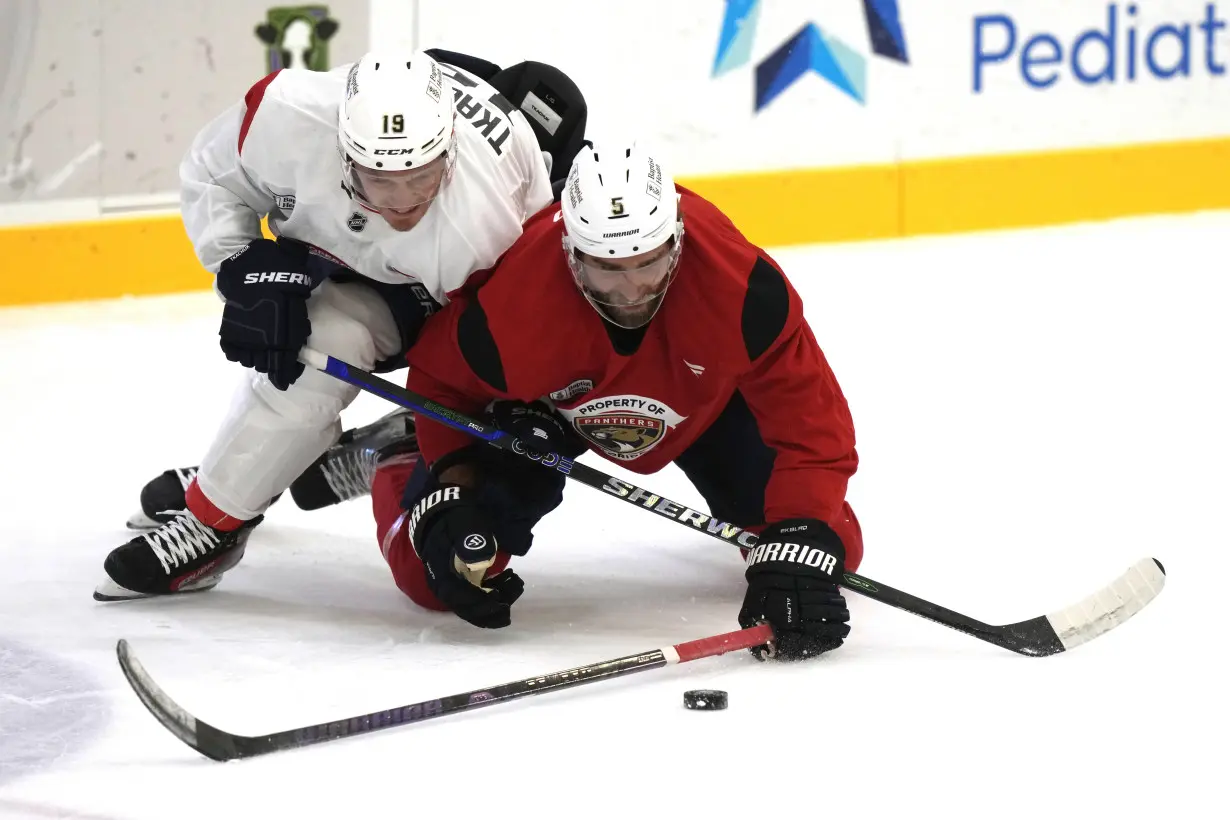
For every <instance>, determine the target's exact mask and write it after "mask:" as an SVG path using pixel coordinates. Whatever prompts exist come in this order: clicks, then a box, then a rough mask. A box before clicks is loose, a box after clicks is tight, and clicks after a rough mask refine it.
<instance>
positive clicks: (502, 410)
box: [491, 401, 568, 458]
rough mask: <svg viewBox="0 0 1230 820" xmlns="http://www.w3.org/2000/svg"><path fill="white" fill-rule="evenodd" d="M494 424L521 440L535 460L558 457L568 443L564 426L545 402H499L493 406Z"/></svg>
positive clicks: (492, 418)
mask: <svg viewBox="0 0 1230 820" xmlns="http://www.w3.org/2000/svg"><path fill="white" fill-rule="evenodd" d="M491 420H492V421H493V422H494V423H495V426H496V427H498V428H500V429H501V430H503V431H504V432H505V433H508V434H509V435H511V436H513V437H514V438H519V439H521V443H522V445H524V447H525V451H526V452H527V453H528V454H529V455H531V456H533V457H535V458H542V457H543V456H545V455H546V454H547V453H558V452H559V451H560V450H561V449H563V447H564V444H565V442H566V441H567V439H568V431H567V430H566V429H565V428H564V423H563V422H562V421H561V420H560V418H559V416H557V415H555V413H554V411H552V410H551V408H550V407H548V406H547V404H546V403H545V402H542V401H535V402H530V403H529V404H526V403H525V402H520V401H497V402H495V403H493V404H492V405H491Z"/></svg>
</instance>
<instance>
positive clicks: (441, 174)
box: [348, 151, 453, 231]
mask: <svg viewBox="0 0 1230 820" xmlns="http://www.w3.org/2000/svg"><path fill="white" fill-rule="evenodd" d="M452 156H453V154H452V152H451V151H450V152H448V153H445V154H443V155H442V156H440V157H437V158H436V159H434V160H432V161H431V162H429V163H427V164H426V165H424V166H423V167H421V168H405V169H402V170H398V171H382V170H378V169H374V168H365V167H363V166H361V165H359V164H357V163H351V165H350V179H349V180H348V184H349V186H350V189H351V190H352V191H353V193H354V196H355V198H356V199H358V200H359V201H360V202H362V203H363V204H364V205H366V206H367V207H369V208H371V209H372V210H374V211H378V212H379V213H380V215H381V216H382V217H384V219H385V221H386V222H388V223H389V225H390V226H391V227H392V228H394V229H395V230H399V231H407V230H410V228H413V227H414V226H415V225H417V224H418V223H419V220H421V219H422V218H423V216H424V215H426V213H427V209H428V208H429V207H430V206H431V203H432V201H433V200H434V199H435V198H436V197H437V196H438V195H439V193H440V191H441V190H442V189H443V188H444V186H445V184H447V182H448V179H449V177H450V176H451V174H452V168H453V163H452Z"/></svg>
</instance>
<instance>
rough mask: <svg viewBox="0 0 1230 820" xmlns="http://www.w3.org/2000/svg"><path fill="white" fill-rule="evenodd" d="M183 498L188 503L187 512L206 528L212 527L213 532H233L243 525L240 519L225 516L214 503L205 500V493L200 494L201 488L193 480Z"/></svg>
mask: <svg viewBox="0 0 1230 820" xmlns="http://www.w3.org/2000/svg"><path fill="white" fill-rule="evenodd" d="M184 498H185V499H186V500H187V502H188V511H189V512H190V513H192V514H193V515H195V516H196V518H197V520H198V521H200V522H201V523H202V524H205V525H206V526H210V527H213V528H214V529H215V530H221V531H222V532H233V531H235V530H237V529H239V528H240V527H242V526H243V525H244V521H243V519H242V518H236V517H235V516H233V515H227V514H226V513H224V512H222V510H220V509H218V508H217V507H215V506H214V502H212V501H210V500H209V499H208V498H206V497H205V493H203V492H201V488H200V487H198V486H197V483H196V479H195V478H194V479H192V483H191V484H189V485H188V489H187V491H186V492H185V493H184Z"/></svg>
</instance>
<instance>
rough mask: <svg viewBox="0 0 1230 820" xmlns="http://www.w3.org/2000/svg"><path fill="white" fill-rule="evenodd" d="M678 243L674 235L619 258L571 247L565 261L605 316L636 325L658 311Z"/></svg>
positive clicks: (621, 323)
mask: <svg viewBox="0 0 1230 820" xmlns="http://www.w3.org/2000/svg"><path fill="white" fill-rule="evenodd" d="M681 247H682V246H681V243H680V242H679V241H678V240H677V239H671V240H670V241H668V242H667V243H666V244H664V245H661V246H659V247H657V248H654V249H653V250H651V251H646V252H645V253H641V254H637V255H636V256H628V257H624V258H622V259H602V258H601V257H597V256H591V255H590V254H587V253H582V252H581V251H573V252H572V254H570V255H569V259H568V264H569V267H570V268H571V269H572V275H573V276H574V277H575V278H576V280H577V284H578V285H579V286H580V288H581V292H582V293H584V294H585V297H586V298H587V299H589V301H590V302H591V303H592V304H593V305H594V306H595V307H596V308H598V310H599V311H600V312H601V313H602V314H603V315H604V316H605V317H606V318H607V319H609V320H610V321H611V322H613V323H614V324H616V325H619V326H620V327H624V328H629V329H631V328H638V327H641V326H642V325H645V324H646V323H648V322H649V320H650V319H652V318H653V315H654V314H655V313H657V311H658V307H659V306H660V305H661V303H662V298H663V296H665V295H666V288H667V286H669V285H670V283H671V279H673V278H674V275H675V268H676V267H677V266H678V264H679V251H680V248H681Z"/></svg>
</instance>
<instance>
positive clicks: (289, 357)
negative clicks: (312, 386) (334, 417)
mask: <svg viewBox="0 0 1230 820" xmlns="http://www.w3.org/2000/svg"><path fill="white" fill-rule="evenodd" d="M307 256H308V249H307V246H306V245H301V244H299V243H294V242H281V243H278V242H273V241H271V240H269V239H257V240H254V241H253V242H252V244H250V245H248V247H246V248H244V249H243V250H242V251H240V252H239V253H236V254H235V255H234V256H232V257H230V258H229V259H227V260H226V261H225V262H223V263H222V266H221V268H220V269H219V270H218V292H219V293H221V294H222V297H223V298H224V299H226V307H225V308H224V309H223V311H222V327H221V329H219V331H218V336H219V344H220V345H221V346H222V352H223V353H225V354H226V358H228V359H230V360H231V361H232V362H239V363H240V364H242V365H243V366H244V367H250V368H252V369H253V370H256V371H258V372H260V373H265V374H267V375H268V376H269V381H270V382H271V383H272V384H273V386H274V387H276V388H278V389H279V390H285V389H286V388H288V387H290V386H291V385H292V384H294V382H295V379H297V378H299V377H300V376H301V375H303V363H302V362H300V361H299V359H298V356H299V350H300V349H301V348H302V347H303V346H304V345H305V344H307V339H308V336H309V335H310V334H311V332H312V324H311V322H310V321H308V309H307V300H308V297H309V296H311V295H312V288H313V287H314V286H315V285H317V284H319V283H317V282H313V281H312V280H311V278H310V277H309V276H308V275H307V273H306V269H307Z"/></svg>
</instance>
